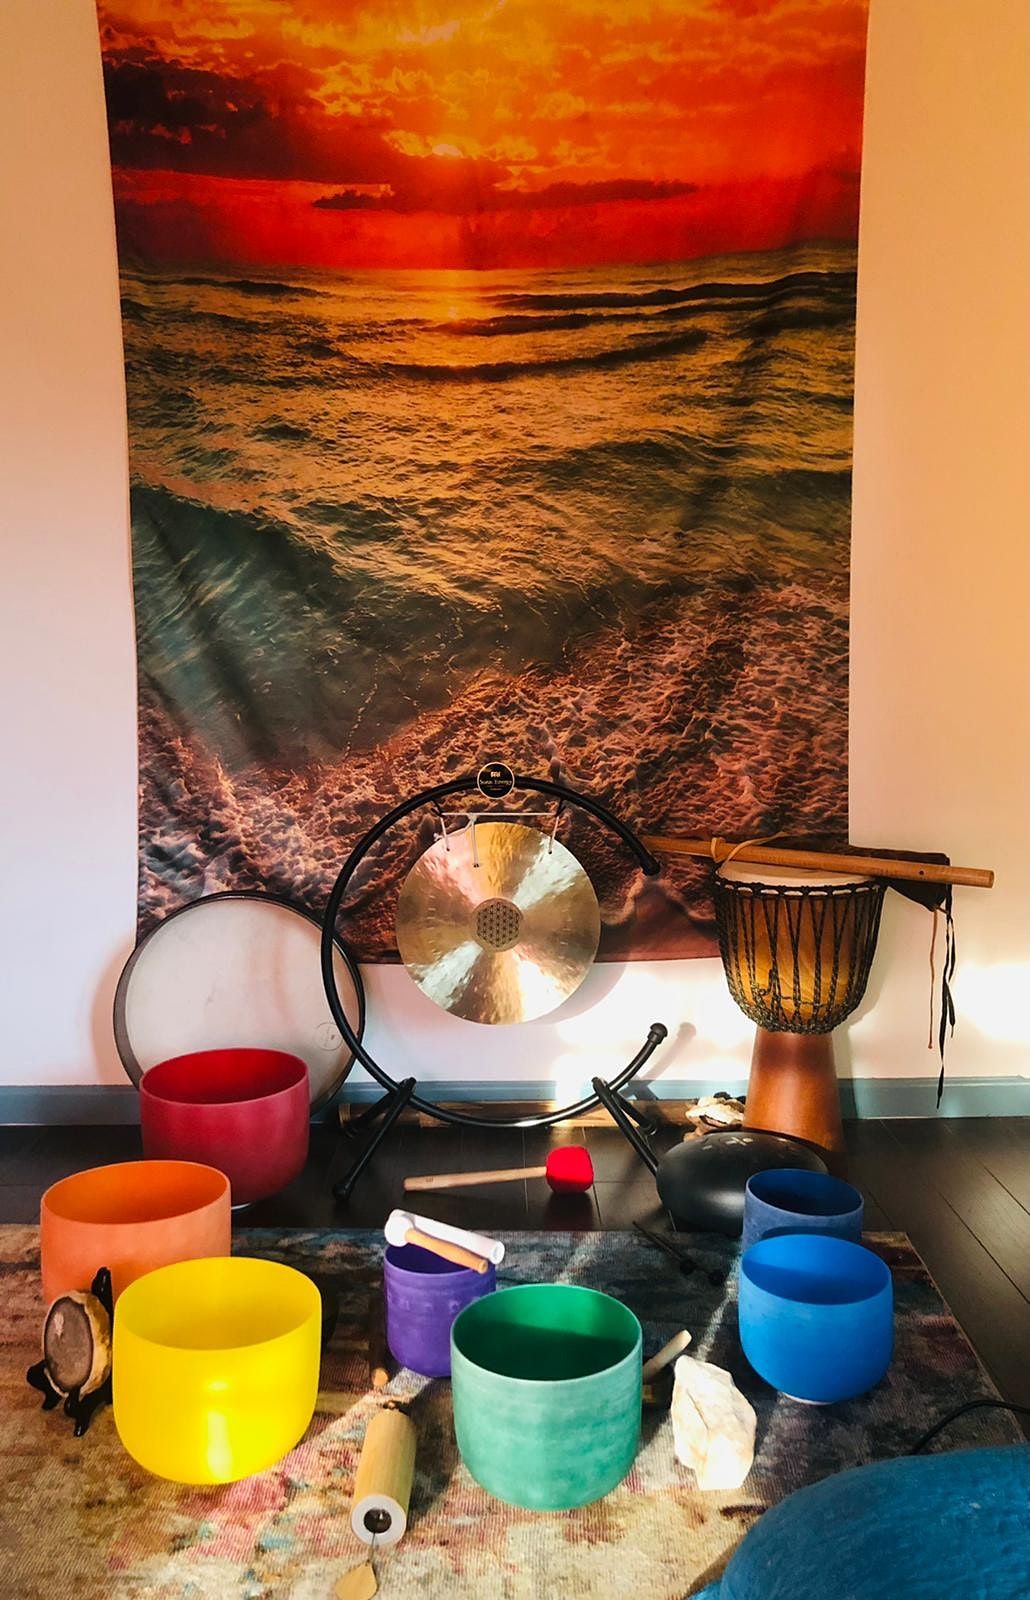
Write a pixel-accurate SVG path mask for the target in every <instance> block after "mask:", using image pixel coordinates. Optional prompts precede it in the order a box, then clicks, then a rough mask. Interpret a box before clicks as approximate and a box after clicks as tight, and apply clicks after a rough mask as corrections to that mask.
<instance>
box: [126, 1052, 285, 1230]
mask: <svg viewBox="0 0 1030 1600" xmlns="http://www.w3.org/2000/svg"><path fill="white" fill-rule="evenodd" d="M139 1090H140V1123H141V1126H142V1132H143V1150H144V1153H145V1154H146V1155H147V1156H148V1157H149V1158H150V1159H161V1158H171V1159H174V1160H180V1161H201V1162H204V1163H205V1164H206V1165H207V1166H210V1167H217V1168H218V1169H219V1171H220V1172H224V1173H225V1175H226V1177H227V1178H228V1179H229V1183H230V1185H231V1187H232V1203H233V1205H234V1206H239V1205H247V1204H249V1203H250V1202H251V1201H252V1200H262V1199H264V1198H265V1197H266V1196H267V1195H270V1194H276V1193H277V1192H278V1190H280V1189H282V1188H285V1186H286V1184H288V1183H289V1182H290V1181H291V1180H292V1179H293V1178H295V1177H296V1176H297V1174H298V1173H299V1172H300V1170H301V1168H302V1167H303V1165H304V1163H305V1161H306V1160H307V1155H308V1132H309V1124H310V1118H311V1098H310V1091H309V1087H308V1069H307V1066H306V1065H305V1063H304V1062H303V1061H301V1060H300V1058H299V1056H291V1055H287V1054H286V1052H285V1051H282V1050H197V1051H193V1052H191V1053H190V1054H189V1055H185V1056H173V1057H172V1059H171V1060H170V1061H161V1062H159V1063H158V1065H157V1066H156V1067H151V1068H150V1070H149V1072H145V1073H144V1074H143V1077H142V1079H141V1080H140V1086H139Z"/></svg>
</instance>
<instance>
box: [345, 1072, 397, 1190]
mask: <svg viewBox="0 0 1030 1600" xmlns="http://www.w3.org/2000/svg"><path fill="white" fill-rule="evenodd" d="M414 1092H415V1080H414V1078H404V1079H403V1080H402V1082H400V1083H399V1084H398V1085H397V1087H396V1089H395V1090H393V1091H392V1093H390V1094H387V1095H384V1096H383V1099H382V1100H381V1101H380V1102H379V1105H378V1106H377V1108H376V1109H377V1110H378V1109H380V1108H381V1107H382V1106H383V1105H384V1103H385V1102H387V1101H388V1102H389V1104H388V1105H387V1106H386V1109H385V1110H384V1111H383V1115H382V1117H381V1118H380V1119H379V1125H378V1127H377V1128H376V1130H375V1132H374V1133H373V1135H372V1137H371V1138H370V1139H369V1141H368V1143H367V1144H366V1146H365V1148H364V1149H363V1150H362V1152H361V1154H360V1155H359V1156H358V1157H357V1159H356V1160H355V1161H354V1163H353V1165H352V1166H351V1168H350V1171H349V1172H348V1173H347V1174H346V1176H345V1177H343V1178H341V1179H340V1181H339V1183H337V1184H335V1185H334V1186H333V1199H334V1200H340V1201H344V1200H348V1199H349V1198H350V1192H351V1190H352V1189H353V1187H354V1185H355V1184H356V1183H357V1181H358V1179H359V1178H360V1177H361V1174H362V1173H363V1172H364V1170H365V1168H366V1167H367V1166H368V1163H369V1162H370V1161H371V1159H372V1157H373V1156H374V1155H375V1153H376V1151H377V1150H378V1149H379V1146H380V1145H381V1144H382V1142H383V1140H384V1139H385V1138H386V1135H387V1134H388V1133H389V1131H390V1129H391V1128H392V1127H393V1125H394V1123H395V1122H396V1121H397V1118H398V1117H399V1116H400V1114H401V1112H402V1111H403V1110H404V1107H405V1106H406V1105H407V1103H408V1101H409V1100H410V1099H411V1097H412V1095H413V1094H414Z"/></svg>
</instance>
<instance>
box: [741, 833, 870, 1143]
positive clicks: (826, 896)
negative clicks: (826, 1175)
mask: <svg viewBox="0 0 1030 1600" xmlns="http://www.w3.org/2000/svg"><path fill="white" fill-rule="evenodd" d="M886 887H887V885H886V883H885V882H884V881H883V880H882V879H875V878H863V877H851V876H847V875H845V874H842V873H840V874H838V873H824V874H822V875H821V876H819V877H812V876H811V875H809V874H806V873H803V872H796V871H792V870H790V869H782V868H781V869H770V868H766V867H750V866H744V865H743V864H738V863H737V862H727V863H726V864H725V865H723V866H722V867H720V869H719V871H718V872H717V873H716V875H715V913H716V920H717V923H718V928H719V949H720V952H721V954H722V962H723V967H724V968H725V971H726V980H727V982H728V984H729V989H730V993H731V994H732V996H733V998H734V1000H735V1001H736V1002H737V1004H738V1006H740V1008H741V1010H742V1011H743V1012H744V1013H745V1015H746V1016H749V1017H750V1018H751V1019H752V1021H753V1022H755V1023H757V1025H758V1026H757V1032H756V1035H755V1046H754V1053H753V1055H752V1058H751V1077H750V1080H749V1083H748V1091H747V1111H746V1125H747V1126H748V1127H750V1128H765V1129H767V1130H769V1131H770V1132H773V1133H785V1134H790V1135H793V1136H794V1137H795V1138H798V1139H804V1140H806V1141H807V1142H808V1143H810V1144H813V1145H817V1146H818V1147H819V1148H820V1149H822V1150H824V1151H826V1152H827V1153H828V1155H829V1165H830V1166H831V1168H832V1169H833V1170H834V1171H837V1172H840V1171H841V1170H842V1167H843V1164H844V1163H843V1151H844V1136H843V1130H842V1128H841V1118H840V1096H839V1094H838V1090H837V1074H836V1069H835V1067H834V1063H833V1042H832V1040H831V1038H830V1035H831V1034H832V1032H833V1030H834V1028H836V1027H838V1026H839V1024H840V1023H842V1022H843V1021H844V1019H845V1017H848V1016H850V1015H851V1013H852V1012H853V1011H854V1010H855V1008H856V1006H857V1005H858V1004H859V1002H860V1001H861V999H862V996H863V995H864V993H865V988H866V983H867V981H868V978H869V969H870V967H871V966H872V961H873V955H874V953H875V951H876V938H877V934H878V933H879V929H880V911H881V909H882V906H883V896H884V891H885V889H886Z"/></svg>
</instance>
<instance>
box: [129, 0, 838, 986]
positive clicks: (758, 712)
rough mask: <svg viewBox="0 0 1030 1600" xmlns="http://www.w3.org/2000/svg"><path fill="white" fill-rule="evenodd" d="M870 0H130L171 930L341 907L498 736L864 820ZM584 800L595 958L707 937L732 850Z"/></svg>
mask: <svg viewBox="0 0 1030 1600" xmlns="http://www.w3.org/2000/svg"><path fill="white" fill-rule="evenodd" d="M865 9H866V8H865V4H864V0H780V3H777V0H763V3H757V0H565V3H564V4H555V3H554V0H390V3H389V4H387V3H385V0H119V3H111V4H108V3H107V0H103V3H102V4H101V12H100V14H101V37H102V46H103V56H104V68H105V78H106V92H107V105H108V115H109V125H110V136H111V150H112V165H113V169H114V192H115V206H116V218H117V228H118V244H119V255H120V264H121V282H122V295H123V307H124V330H125V355H126V370H127V380H128V404H129V437H130V456H131V473H132V539H133V563H134V578H135V604H136V619H137V631H138V651H139V690H140V780H141V790H140V793H141V799H140V891H139V910H140V921H141V926H142V927H146V926H147V925H148V924H149V923H150V922H151V921H152V920H153V919H154V918H156V917H159V916H161V915H162V914H164V913H165V912H166V911H167V910H169V909H170V908H172V907H173V906H175V905H177V904H179V903H181V902H182V901H184V900H188V899H191V898H194V897H195V896H197V895H198V894H201V893H208V892H212V891H215V890H218V889H227V888H237V889H239V888H243V889H247V888H262V889H267V890H271V891H274V892H277V893H280V894H284V895H287V896H289V897H290V898H292V899H294V900H297V901H299V902H300V903H302V904H304V905H306V906H308V907H309V908H311V909H312V910H314V911H316V912H317V911H320V910H321V908H322V906H323V905H324V902H325V899H326V895H327V893H328V890H329V887H330V885H331V883H332V880H333V878H334V876H335V873H336V871H337V870H338V868H339V865H340V863H341V861H342V859H343V857H344V855H345V854H346V852H347V850H348V849H349V848H350V846H351V845H352V844H353V843H354V842H355V841H356V839H357V838H358V837H359V835H360V834H361V832H362V831H363V830H364V829H365V828H366V827H367V826H369V825H370V824H371V823H372V822H373V821H374V820H375V819H376V818H377V817H378V816H379V815H380V814H381V813H382V812H383V811H384V810H385V809H387V808H388V807H389V806H390V805H392V804H393V803H394V802H395V801H397V800H398V799H399V798H401V797H403V796H405V795H406V794H408V793H410V792H412V791H414V790H416V789H419V788H421V787H424V786H425V785H427V784H430V783H435V782H440V781H443V780H445V779H448V778H452V777H455V776H458V775H460V774H462V773H464V772H466V771H468V770H470V769H475V767H476V766H477V765H478V763H479V760H480V759H481V758H482V757H483V756H484V755H490V756H495V755H498V754H504V755H506V756H507V758H508V759H509V760H511V761H512V763H513V764H514V765H516V766H517V767H519V768H521V769H522V770H525V771H528V772H535V773H537V774H540V775H545V776H546V775H547V774H548V773H550V774H551V775H560V776H561V778H562V779H563V780H564V781H566V782H567V783H569V784H571V785H573V786H574V787H579V788H582V789H586V790H588V791H590V792H591V793H592V794H595V795H597V796H600V797H602V798H603V799H604V800H606V801H608V802H609V803H610V804H612V805H613V806H614V807H615V809H616V810H617V811H618V812H619V813H620V814H621V815H622V816H623V817H624V818H626V819H627V820H628V821H630V822H632V823H634V824H637V825H646V826H649V827H651V828H652V829H654V830H656V831H667V832H671V831H677V830H678V831H689V832H691V833H707V832H710V831H718V832H720V833H724V834H729V835H734V834H736V835H740V834H741V833H744V834H761V833H766V832H770V831H772V830H774V829H789V830H793V831H809V832H810V831H813V830H818V831H820V832H822V833H833V832H835V831H836V832H839V833H843V832H844V830H845V828H846V803H847V631H848V566H849V560H848V557H849V518H850V468H851V408H852V384H853V338H854V303H855V242H856V228H857V218H858V188H859V158H860V148H861V117H862V91H863V76H864V63H865V21H866V18H865ZM431 827H432V823H431V821H426V820H423V821H422V822H421V824H418V823H415V822H413V823H412V824H411V827H410V829H409V830H408V831H407V832H405V831H404V830H401V831H399V832H398V833H396V834H394V835H392V836H391V837H390V839H388V841H387V843H386V845H385V847H384V848H383V849H381V850H380V851H379V853H378V854H377V855H376V856H375V857H374V858H370V859H369V860H368V861H367V862H366V865H365V868H364V869H363V877H362V879H361V881H360V883H359V884H358V885H357V893H356V899H355V912H356V922H355V923H353V924H352V931H353V934H354V939H355V944H356V946H357V948H358V949H360V950H361V952H362V953H363V954H364V955H366V956H369V957H372V958H380V959H391V958H394V957H395V951H394V945H393V934H392V910H393V903H394V898H395V892H396V888H397V885H398V882H399V878H400V876H401V875H402V874H403V872H404V870H405V869H406V867H407V865H408V864H410V862H411V860H412V859H413V854H414V851H415V849H416V848H417V846H418V845H419V844H420V843H422V842H426V841H427V839H428V837H429V835H430V832H431ZM561 828H562V830H563V833H564V835H565V837H566V838H567V839H568V842H569V843H570V844H571V845H572V847H573V848H574V849H575V850H576V852H577V853H578V854H579V855H580V856H581V857H582V858H583V859H584V861H585V862H586V863H587V865H588V866H589V868H590V870H591V872H592V875H593V876H594V880H595V883H596V884H597V886H598V888H599V890H600V893H601V899H602V904H603V911H604V918H605V935H604V941H603V945H602V954H606V955H608V956H613V955H625V954H630V955H638V956H639V955H644V954H646V955H661V956H672V955H684V954H708V953H711V951H712V950H713V948H714V945H713V942H712V928H711V920H710V916H711V913H710V907H709V905H708V903H707V897H706V890H705V879H704V873H703V871H702V870H701V869H700V868H698V869H696V870H694V869H683V870H679V869H677V870H675V871H673V872H671V873H670V874H668V875H667V877H665V878H664V879H663V881H662V883H661V886H660V887H656V886H655V885H653V884H651V885H647V886H645V885H643V884H642V882H641V880H640V878H639V876H638V875H637V874H636V873H635V872H634V871H633V869H632V866H631V863H630V862H629V861H628V860H627V858H626V857H625V855H624V854H622V853H621V852H620V849H619V847H618V846H617V845H616V844H614V843H613V842H611V841H609V839H608V838H607V836H605V835H602V834H601V833H600V832H599V831H598V830H597V829H596V828H594V827H592V826H591V825H589V824H588V823H586V822H585V821H584V820H583V819H581V818H580V819H578V820H577V818H576V817H574V816H573V817H565V818H563V819H562V822H561Z"/></svg>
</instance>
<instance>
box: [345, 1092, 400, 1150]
mask: <svg viewBox="0 0 1030 1600" xmlns="http://www.w3.org/2000/svg"><path fill="white" fill-rule="evenodd" d="M393 1101H394V1091H393V1090H389V1091H388V1092H387V1093H386V1094H381V1095H380V1096H379V1099H378V1100H374V1101H373V1102H372V1104H371V1105H370V1106H366V1108H365V1110H364V1111H361V1112H359V1114H358V1115H357V1116H356V1117H348V1118H347V1120H346V1122H344V1121H343V1120H341V1122H340V1132H341V1133H342V1134H343V1136H344V1138H345V1139H356V1138H357V1137H358V1135H359V1134H361V1133H364V1132H365V1130H366V1129H367V1128H372V1127H374V1126H375V1124H376V1123H377V1122H378V1121H379V1118H380V1117H381V1116H382V1115H383V1113H384V1112H385V1111H388V1110H389V1108H390V1106H391V1105H392V1104H393Z"/></svg>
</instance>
